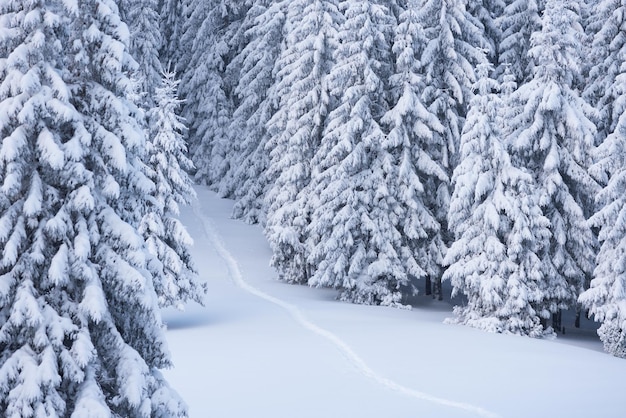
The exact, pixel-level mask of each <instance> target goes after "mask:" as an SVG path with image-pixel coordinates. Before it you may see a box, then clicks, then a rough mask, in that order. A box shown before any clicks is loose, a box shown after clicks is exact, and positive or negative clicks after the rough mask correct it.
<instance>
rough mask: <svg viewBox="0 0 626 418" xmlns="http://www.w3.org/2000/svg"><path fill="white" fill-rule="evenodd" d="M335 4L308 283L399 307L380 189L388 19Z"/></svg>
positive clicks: (390, 225) (388, 164)
mask: <svg viewBox="0 0 626 418" xmlns="http://www.w3.org/2000/svg"><path fill="white" fill-rule="evenodd" d="M340 7H341V8H342V9H343V10H344V11H345V19H346V20H345V22H344V24H343V25H342V26H341V28H340V30H339V33H338V39H339V47H338V48H337V50H336V53H335V65H334V66H333V68H332V69H331V71H330V74H329V75H328V82H329V87H330V90H329V91H330V93H331V95H332V96H333V97H334V98H335V99H336V100H337V105H336V106H335V107H334V108H333V109H332V110H331V112H330V113H329V115H328V118H327V123H326V127H325V129H324V132H323V136H322V140H321V144H320V148H319V149H318V151H317V153H316V155H315V156H314V159H313V163H312V166H313V172H312V178H311V185H310V192H309V193H310V195H311V196H317V197H316V201H315V207H314V211H313V213H312V219H311V224H310V228H309V230H308V232H309V237H308V243H309V244H308V245H310V246H311V248H312V250H311V254H310V256H309V261H310V263H311V264H312V266H314V269H315V270H314V272H313V276H312V277H311V279H310V280H309V284H310V285H312V286H326V287H333V288H337V289H340V291H341V293H340V296H339V297H340V299H341V300H345V301H350V302H355V303H364V304H382V305H391V306H400V304H401V297H402V293H401V287H402V286H403V285H406V284H407V283H408V276H407V268H406V267H405V266H404V265H403V264H402V261H403V260H402V259H401V256H400V252H401V251H403V249H404V248H403V246H402V233H401V231H400V230H399V227H398V223H399V222H398V219H397V215H396V214H395V213H394V209H395V206H396V204H395V202H394V201H393V196H392V195H391V193H390V190H389V187H388V184H389V182H390V181H393V180H395V179H393V180H391V179H389V176H390V175H391V176H392V175H393V170H394V161H393V158H392V155H391V154H390V152H389V151H388V150H387V149H386V148H385V147H384V146H383V142H384V141H385V134H384V132H383V130H382V128H381V126H380V118H381V117H382V116H383V115H384V114H385V112H386V111H387V110H388V109H387V98H386V92H387V89H386V85H385V82H384V80H387V79H388V78H389V76H390V72H391V66H390V63H391V57H390V55H391V54H390V52H391V48H390V34H391V33H392V30H393V26H394V24H395V19H394V18H393V15H392V14H391V13H390V10H389V9H388V8H387V7H386V6H385V5H382V4H380V3H379V2H375V1H362V2H352V1H344V2H342V3H340ZM411 267H413V266H411Z"/></svg>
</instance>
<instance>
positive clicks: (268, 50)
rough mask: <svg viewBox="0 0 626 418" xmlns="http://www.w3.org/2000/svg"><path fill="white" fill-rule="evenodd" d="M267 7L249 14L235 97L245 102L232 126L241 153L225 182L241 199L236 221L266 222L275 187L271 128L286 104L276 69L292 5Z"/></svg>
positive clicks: (283, 1)
mask: <svg viewBox="0 0 626 418" xmlns="http://www.w3.org/2000/svg"><path fill="white" fill-rule="evenodd" d="M262 3H264V2H258V4H255V5H254V6H253V7H252V8H251V9H250V12H249V13H251V14H252V15H253V16H256V17H255V19H254V25H253V26H252V27H251V28H250V29H248V31H247V32H246V35H247V36H248V37H249V39H250V41H249V42H248V43H247V44H246V46H245V47H244V48H243V50H242V51H241V53H240V54H239V56H238V60H240V62H241V70H240V74H239V83H238V85H237V87H236V89H235V94H236V95H237V96H238V99H239V100H238V106H237V108H236V109H235V110H234V112H233V117H232V121H231V124H230V126H229V128H228V129H229V132H230V133H231V136H230V138H231V139H230V140H231V142H233V143H236V145H235V146H236V150H237V153H236V154H235V155H234V158H233V162H232V164H231V165H230V170H229V173H228V174H227V176H226V178H225V183H224V187H225V190H228V191H230V190H232V193H233V196H234V197H235V200H236V201H235V206H234V208H233V217H235V218H238V219H242V220H244V221H246V222H248V223H256V222H261V223H263V222H264V220H265V208H264V207H263V200H264V196H265V193H266V191H267V188H268V187H269V184H270V180H269V178H268V177H267V174H268V173H267V167H268V165H269V151H268V149H267V147H266V145H267V141H268V138H269V135H268V132H267V128H266V125H267V123H268V121H269V120H270V118H271V117H272V115H273V114H274V113H275V112H276V109H277V108H278V104H279V101H280V97H278V95H277V94H276V87H277V84H276V82H275V75H276V74H275V70H274V67H275V65H276V61H277V59H278V57H279V56H280V52H281V49H282V47H283V27H284V25H285V18H286V14H285V11H286V7H287V5H288V4H289V3H290V2H289V1H288V0H275V1H269V2H267V3H268V4H267V6H264V5H263V4H262Z"/></svg>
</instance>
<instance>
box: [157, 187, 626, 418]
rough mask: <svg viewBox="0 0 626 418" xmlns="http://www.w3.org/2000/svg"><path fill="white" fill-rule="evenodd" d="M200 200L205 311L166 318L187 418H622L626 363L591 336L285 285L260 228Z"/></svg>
mask: <svg viewBox="0 0 626 418" xmlns="http://www.w3.org/2000/svg"><path fill="white" fill-rule="evenodd" d="M197 192H198V202H197V203H196V204H195V205H194V207H193V208H184V209H183V213H182V220H183V222H184V223H185V224H186V225H187V227H188V229H189V231H190V233H191V234H192V235H193V237H194V239H195V247H194V255H195V257H196V262H197V266H198V269H199V271H200V275H201V278H202V279H204V280H206V281H207V282H208V283H209V295H208V298H207V306H206V308H202V307H199V306H188V307H187V309H186V310H185V311H184V312H180V311H174V310H166V311H164V313H163V316H164V320H165V322H166V323H167V325H168V338H169V343H170V350H171V351H172V355H173V359H174V363H175V366H176V367H175V368H174V369H172V370H168V371H166V372H165V375H166V377H167V378H168V379H169V381H170V383H171V384H172V385H173V386H174V387H175V388H176V389H177V390H178V391H179V393H180V394H181V396H182V397H183V398H184V399H185V400H186V401H187V402H188V404H189V408H190V416H191V418H205V417H207V418H208V417H218V418H227V417H233V418H239V417H246V418H247V417H255V418H263V417H271V418H306V417H311V418H313V417H316V418H318V417H319V418H333V417H359V418H367V417H389V418H393V417H398V418H402V417H446V418H447V417H451V418H452V417H496V416H499V417H511V418H516V417H520V418H522V417H523V418H527V417H568V418H570V417H581V418H583V417H584V418H588V417H604V418H611V417H615V418H618V417H620V418H622V417H624V416H625V414H626V397H624V394H623V379H624V376H626V361H624V360H621V359H617V358H614V357H611V356H609V355H607V354H604V353H603V352H602V347H601V344H600V342H599V341H598V340H597V338H595V337H592V338H590V336H589V334H590V332H585V331H578V330H576V332H572V333H568V334H566V336H564V337H559V338H558V339H557V340H553V341H547V340H534V339H530V338H524V337H516V336H507V335H496V334H489V333H485V332H482V331H478V330H474V329H471V328H467V327H462V326H456V325H445V324H443V320H444V319H445V318H446V317H449V316H450V315H451V307H450V305H449V304H447V303H445V302H436V301H433V300H432V299H430V298H429V297H426V296H420V297H417V298H415V300H414V305H415V306H414V309H413V310H412V311H403V310H397V309H392V308H381V307H370V306H357V305H350V304H345V303H341V302H337V301H335V300H334V297H335V293H334V291H332V290H328V289H310V288H307V287H304V286H292V285H287V284H284V283H280V282H278V281H276V279H275V274H274V272H273V271H272V269H271V268H270V267H269V259H270V250H269V247H268V246H267V243H266V241H265V238H264V237H263V234H262V231H261V229H260V227H258V226H251V225H247V224H244V223H242V222H240V221H235V220H232V219H230V213H231V209H232V202H230V201H227V200H222V199H219V198H217V197H216V195H215V194H213V193H211V192H209V191H207V190H206V189H205V188H202V187H198V188H197Z"/></svg>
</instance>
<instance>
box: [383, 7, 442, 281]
mask: <svg viewBox="0 0 626 418" xmlns="http://www.w3.org/2000/svg"><path fill="white" fill-rule="evenodd" d="M426 43H427V39H426V35H425V33H424V30H423V28H422V26H421V24H420V22H419V20H418V14H417V11H416V9H415V8H413V7H407V8H406V10H405V11H404V12H403V13H402V14H401V15H400V20H399V23H398V25H396V27H395V36H394V42H393V53H394V55H395V62H396V66H395V74H394V75H393V76H391V77H390V90H391V93H392V103H394V106H393V107H392V108H391V109H390V110H389V111H388V112H387V113H386V114H385V116H384V117H383V119H382V122H383V123H384V124H385V128H386V130H387V131H388V132H389V134H388V135H387V139H386V140H385V141H384V142H383V147H384V148H385V149H386V150H387V151H388V152H389V153H391V155H392V158H393V160H392V166H391V167H390V168H389V170H390V173H389V174H388V175H387V177H386V181H387V183H388V184H387V187H388V188H389V191H390V193H391V194H392V195H393V196H394V199H395V201H396V205H394V206H395V207H394V208H393V209H392V210H393V211H394V213H395V215H396V216H397V218H396V221H395V222H396V224H397V225H396V227H397V228H398V229H399V230H400V232H401V235H402V238H401V240H402V250H401V251H400V252H399V253H400V257H401V259H402V263H403V264H404V265H405V266H407V270H408V272H409V275H410V276H413V277H415V278H424V277H426V278H437V277H439V275H440V266H441V265H442V262H443V254H444V253H445V244H444V243H443V241H442V239H441V225H440V224H439V222H438V221H437V219H436V218H435V216H434V212H433V208H431V207H429V205H428V201H429V198H428V197H427V196H426V193H428V185H431V184H434V183H438V182H447V181H448V176H447V174H446V172H445V171H444V170H443V168H442V167H441V165H440V161H439V162H438V161H436V156H433V155H432V152H433V150H435V149H437V148H438V144H436V143H434V141H435V139H436V138H438V136H439V135H441V134H442V133H443V131H444V128H443V125H442V124H441V123H440V122H439V120H437V117H436V116H435V115H434V114H432V113H431V112H430V111H429V110H428V109H426V107H425V106H424V104H423V103H422V98H421V95H422V92H423V90H424V88H425V86H424V81H423V78H422V77H421V75H420V74H419V68H420V61H419V60H418V59H417V57H420V56H421V54H422V51H423V49H424V47H425V45H426ZM435 155H437V154H435Z"/></svg>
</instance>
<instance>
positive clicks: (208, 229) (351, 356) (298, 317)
mask: <svg viewBox="0 0 626 418" xmlns="http://www.w3.org/2000/svg"><path fill="white" fill-rule="evenodd" d="M193 212H194V215H195V216H196V217H197V218H198V219H199V220H200V221H201V222H202V226H203V229H204V232H205V233H206V235H207V237H208V238H209V240H210V241H211V243H212V244H213V246H214V248H215V250H216V251H217V253H218V255H219V256H220V257H221V258H222V259H223V260H224V261H225V262H226V264H227V266H228V270H229V273H230V277H231V279H232V281H233V282H234V284H235V285H236V286H237V287H239V288H240V289H242V290H244V291H246V292H248V293H250V294H252V295H254V296H257V297H259V298H261V299H264V300H266V301H267V302H270V303H272V304H274V305H277V306H280V307H281V308H283V309H284V310H286V311H287V312H288V313H289V315H290V316H291V317H292V318H293V319H294V320H295V321H296V322H297V323H298V324H300V325H301V326H302V327H303V328H305V329H307V330H309V331H311V332H313V333H314V334H316V335H318V336H320V337H322V338H324V339H326V340H328V341H329V342H330V343H332V344H333V345H334V346H335V347H337V349H339V351H341V352H342V354H343V355H344V356H345V357H346V358H347V360H348V361H349V362H350V363H352V365H353V366H354V367H355V368H356V369H357V370H358V372H359V373H361V374H362V375H363V376H365V377H367V378H369V379H372V380H373V381H375V382H376V383H378V384H380V385H381V386H384V387H386V388H387V389H391V390H393V391H396V392H398V393H401V394H403V395H406V396H409V397H412V398H415V399H419V400H424V401H428V402H433V403H436V404H439V405H443V406H446V407H451V408H457V409H460V410H464V411H467V412H470V413H474V414H476V415H478V416H481V417H486V418H496V417H498V415H497V414H495V413H493V412H491V411H489V410H486V409H484V408H481V407H479V406H476V405H471V404H468V403H463V402H457V401H454V400H450V399H445V398H440V397H437V396H434V395H430V394H428V393H425V392H421V391H418V390H415V389H411V388H408V387H406V386H403V385H401V384H399V383H397V382H394V381H393V380H391V379H389V378H386V377H384V376H381V375H379V374H378V373H376V372H375V371H374V370H373V369H372V368H371V367H369V366H368V365H367V363H365V361H364V360H363V359H362V358H361V357H360V356H359V355H358V354H357V353H355V352H354V350H353V349H352V348H351V347H350V346H349V345H348V344H347V343H346V342H345V341H343V340H342V339H341V338H339V337H338V336H337V335H335V334H333V333H332V332H330V331H328V330H326V329H324V328H322V327H320V326H318V325H316V324H314V323H313V322H311V321H310V320H309V319H307V318H306V316H305V315H304V314H303V313H302V311H301V310H300V309H299V308H298V307H297V306H295V305H293V304H291V303H288V302H285V301H284V300H282V299H279V298H277V297H274V296H272V295H270V294H267V293H265V292H263V291H261V290H259V289H257V288H255V287H254V286H252V285H251V284H250V283H248V282H247V281H246V280H245V279H244V277H243V274H242V273H241V269H240V268H239V265H238V264H237V260H236V259H235V257H234V256H233V255H232V254H231V253H230V251H228V250H227V249H226V246H225V245H224V241H223V239H222V237H221V236H220V234H219V233H218V232H217V230H216V229H215V227H214V225H213V221H212V220H211V219H210V218H209V217H207V216H205V215H204V214H203V213H202V208H201V207H200V203H199V202H198V200H196V201H195V202H194V204H193Z"/></svg>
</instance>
